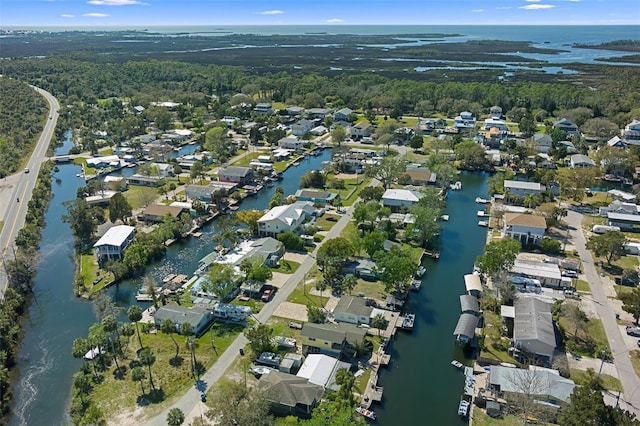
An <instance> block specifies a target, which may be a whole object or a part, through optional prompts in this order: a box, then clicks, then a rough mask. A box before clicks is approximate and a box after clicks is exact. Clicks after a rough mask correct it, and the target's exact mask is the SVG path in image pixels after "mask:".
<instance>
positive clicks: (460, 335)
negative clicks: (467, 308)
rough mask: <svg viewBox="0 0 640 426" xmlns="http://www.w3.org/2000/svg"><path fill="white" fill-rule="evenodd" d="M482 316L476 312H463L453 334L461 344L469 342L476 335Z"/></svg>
mask: <svg viewBox="0 0 640 426" xmlns="http://www.w3.org/2000/svg"><path fill="white" fill-rule="evenodd" d="M479 320H480V318H479V317H478V316H476V315H474V314H469V313H463V314H461V315H460V317H459V318H458V323H457V324H456V328H455V330H453V335H454V336H455V338H456V341H457V342H458V343H461V344H465V343H469V342H470V341H471V340H473V338H474V337H475V335H476V327H477V326H478V321H479Z"/></svg>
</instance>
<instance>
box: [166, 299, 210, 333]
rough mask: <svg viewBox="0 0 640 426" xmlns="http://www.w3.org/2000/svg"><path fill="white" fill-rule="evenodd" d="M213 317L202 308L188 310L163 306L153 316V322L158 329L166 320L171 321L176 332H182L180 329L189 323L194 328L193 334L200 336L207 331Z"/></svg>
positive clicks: (182, 307) (175, 306) (174, 306)
mask: <svg viewBox="0 0 640 426" xmlns="http://www.w3.org/2000/svg"><path fill="white" fill-rule="evenodd" d="M212 318H213V316H212V314H211V312H210V311H208V310H206V309H200V308H194V307H191V308H186V307H184V306H178V305H165V306H161V307H160V308H158V310H156V312H155V313H154V314H153V322H154V324H155V326H156V328H158V329H159V328H160V326H161V324H162V322H163V321H164V320H167V319H168V320H171V322H173V323H174V324H175V325H176V332H177V333H179V332H180V327H181V326H182V324H184V323H188V324H189V325H191V327H193V334H195V335H196V336H200V335H201V334H202V333H203V332H204V331H205V329H206V327H207V325H209V322H211V320H212Z"/></svg>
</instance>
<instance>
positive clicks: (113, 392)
mask: <svg viewBox="0 0 640 426" xmlns="http://www.w3.org/2000/svg"><path fill="white" fill-rule="evenodd" d="M242 330H243V327H242V326H237V325H235V326H234V325H229V324H222V323H214V324H213V326H212V327H211V328H210V330H209V331H208V332H207V333H205V334H204V335H203V336H201V337H200V338H198V339H197V348H196V359H197V361H198V363H199V364H202V366H203V367H204V368H205V369H208V368H209V367H211V366H212V365H213V364H214V362H215V361H216V360H217V359H218V356H219V355H222V353H223V352H224V351H225V350H226V349H227V348H228V347H229V345H230V344H231V342H232V341H233V340H234V339H235V338H236V337H237V336H238V334H239V333H241V332H242ZM172 336H173V338H174V339H175V340H176V342H177V343H178V348H179V355H178V358H175V355H176V345H175V344H174V343H173V341H172V340H171V338H170V337H169V336H167V335H165V334H164V333H160V332H159V333H157V334H143V335H142V343H143V345H144V346H145V347H150V348H151V349H152V350H153V353H154V354H155V356H156V362H155V363H154V364H153V366H152V367H151V371H152V375H153V381H154V383H155V385H156V388H161V389H162V393H163V398H162V400H160V401H158V400H154V399H153V398H152V397H151V396H150V395H148V393H149V387H150V386H149V381H148V371H147V369H146V368H145V372H147V380H145V381H144V382H143V384H144V387H145V392H146V393H147V394H146V395H144V396H145V398H146V399H147V401H148V402H149V405H148V406H147V407H146V408H145V411H146V412H147V414H148V415H149V416H152V415H156V414H158V413H160V411H162V410H163V409H164V408H166V407H168V406H169V405H170V404H171V403H172V402H174V401H175V400H176V398H179V397H181V396H182V395H183V394H184V393H185V392H186V391H187V390H188V389H189V388H191V387H193V382H194V378H193V377H192V375H191V365H190V361H189V359H190V355H189V352H188V350H187V349H186V338H185V337H184V336H180V335H177V334H173V335H172ZM213 346H215V350H214V348H213ZM138 349H139V344H138V339H137V337H136V336H133V337H131V338H130V339H129V344H128V345H127V346H126V347H125V349H124V350H125V355H126V358H125V359H120V360H119V361H118V362H119V364H120V367H124V369H125V373H124V377H122V378H116V377H115V365H111V366H110V367H109V369H108V370H107V371H106V372H105V373H103V378H104V380H103V381H102V382H101V383H99V384H95V385H94V387H93V391H92V392H91V398H92V399H93V400H94V401H95V403H96V404H97V406H98V408H99V409H100V410H101V411H102V412H103V413H109V417H114V416H115V415H117V414H118V413H122V412H131V411H133V410H135V409H137V408H139V404H138V398H140V397H141V395H142V390H141V387H140V384H139V383H136V382H134V381H132V380H131V374H130V372H131V368H132V367H133V366H135V365H136V361H135V358H136V351H137V350H138ZM216 352H217V355H216Z"/></svg>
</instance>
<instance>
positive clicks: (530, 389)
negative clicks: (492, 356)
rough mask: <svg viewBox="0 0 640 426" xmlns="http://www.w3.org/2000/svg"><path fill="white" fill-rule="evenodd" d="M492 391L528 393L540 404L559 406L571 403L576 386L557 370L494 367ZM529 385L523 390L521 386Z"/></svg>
mask: <svg viewBox="0 0 640 426" xmlns="http://www.w3.org/2000/svg"><path fill="white" fill-rule="evenodd" d="M488 381H489V383H488V386H489V388H490V389H493V390H495V391H497V392H498V393H499V394H505V393H506V394H522V393H524V392H527V393H528V394H529V395H527V397H530V396H533V397H534V398H535V399H537V400H540V402H545V403H547V404H549V403H551V404H555V405H559V404H560V402H569V398H570V397H571V394H572V393H573V390H574V389H575V386H576V384H575V383H574V381H573V380H571V379H566V378H564V377H562V376H561V375H560V372H559V371H557V370H552V369H549V368H542V367H538V366H535V365H530V366H529V369H524V368H513V367H504V366H502V365H492V366H491V367H490V369H489V380H488ZM523 383H528V384H531V386H528V385H527V386H526V387H527V389H523V386H521V385H520V384H523Z"/></svg>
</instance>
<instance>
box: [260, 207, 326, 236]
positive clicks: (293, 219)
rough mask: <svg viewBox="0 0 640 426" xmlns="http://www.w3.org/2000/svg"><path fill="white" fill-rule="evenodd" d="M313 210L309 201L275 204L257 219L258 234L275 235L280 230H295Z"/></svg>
mask: <svg viewBox="0 0 640 426" xmlns="http://www.w3.org/2000/svg"><path fill="white" fill-rule="evenodd" d="M314 211H315V210H314V208H313V203H311V202H309V201H296V202H295V203H293V204H287V205H284V206H276V207H274V208H272V209H271V210H269V211H268V212H267V213H266V214H265V215H264V216H262V217H261V218H260V219H258V234H259V235H260V236H264V237H275V236H276V235H278V234H279V233H281V232H286V231H293V232H297V231H298V230H299V229H300V228H301V226H302V224H303V223H304V222H305V221H306V219H307V218H308V217H310V216H311V215H313V213H314Z"/></svg>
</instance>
